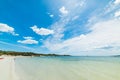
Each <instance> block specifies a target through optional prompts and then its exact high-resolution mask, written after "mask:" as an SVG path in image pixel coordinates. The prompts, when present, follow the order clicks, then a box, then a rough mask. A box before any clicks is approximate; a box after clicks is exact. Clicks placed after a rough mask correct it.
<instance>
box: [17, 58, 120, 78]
mask: <svg viewBox="0 0 120 80" xmlns="http://www.w3.org/2000/svg"><path fill="white" fill-rule="evenodd" d="M15 63H16V65H15V66H16V73H17V75H18V76H19V78H20V80H120V57H73V56H69V57H21V58H17V59H16V60H15Z"/></svg>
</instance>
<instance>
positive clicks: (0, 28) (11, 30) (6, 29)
mask: <svg viewBox="0 0 120 80" xmlns="http://www.w3.org/2000/svg"><path fill="white" fill-rule="evenodd" d="M0 32H6V33H11V34H12V35H15V36H18V35H19V34H16V33H15V32H14V28H13V27H10V26H8V25H7V24H3V23H0Z"/></svg>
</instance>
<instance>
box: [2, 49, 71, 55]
mask: <svg viewBox="0 0 120 80" xmlns="http://www.w3.org/2000/svg"><path fill="white" fill-rule="evenodd" d="M1 55H9V56H70V55H58V54H37V53H33V52H15V51H2V50H0V56H1Z"/></svg>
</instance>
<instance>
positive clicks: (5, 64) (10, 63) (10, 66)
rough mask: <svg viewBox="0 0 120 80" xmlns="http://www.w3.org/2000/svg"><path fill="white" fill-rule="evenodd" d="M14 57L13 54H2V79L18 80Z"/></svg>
mask: <svg viewBox="0 0 120 80" xmlns="http://www.w3.org/2000/svg"><path fill="white" fill-rule="evenodd" d="M14 59H15V57H11V56H0V80H18V77H17V76H16V73H15V62H14Z"/></svg>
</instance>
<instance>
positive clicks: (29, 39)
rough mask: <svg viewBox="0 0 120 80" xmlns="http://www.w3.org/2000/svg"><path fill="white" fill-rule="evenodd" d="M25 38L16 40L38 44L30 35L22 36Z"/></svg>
mask: <svg viewBox="0 0 120 80" xmlns="http://www.w3.org/2000/svg"><path fill="white" fill-rule="evenodd" d="M24 39H25V40H18V41H17V42H19V43H22V44H38V41H36V40H34V39H33V38H32V37H24Z"/></svg>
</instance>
